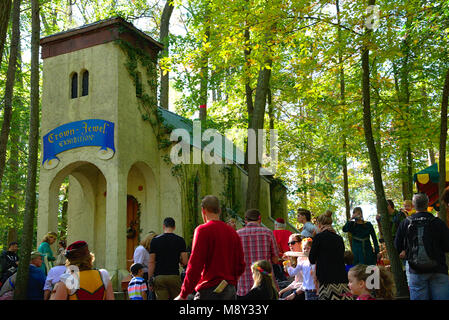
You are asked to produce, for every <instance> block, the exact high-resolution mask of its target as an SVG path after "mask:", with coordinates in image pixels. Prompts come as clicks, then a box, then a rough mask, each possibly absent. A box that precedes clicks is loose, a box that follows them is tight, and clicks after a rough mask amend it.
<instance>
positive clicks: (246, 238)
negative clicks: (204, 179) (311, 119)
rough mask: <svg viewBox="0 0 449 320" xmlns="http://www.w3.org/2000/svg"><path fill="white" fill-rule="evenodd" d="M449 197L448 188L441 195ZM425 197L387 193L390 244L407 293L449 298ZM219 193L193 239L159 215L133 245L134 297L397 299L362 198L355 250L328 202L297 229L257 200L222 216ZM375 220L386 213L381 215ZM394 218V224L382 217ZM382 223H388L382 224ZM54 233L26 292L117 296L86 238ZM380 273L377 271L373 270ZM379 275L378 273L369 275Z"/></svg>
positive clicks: (7, 285)
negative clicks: (241, 212) (269, 214)
mask: <svg viewBox="0 0 449 320" xmlns="http://www.w3.org/2000/svg"><path fill="white" fill-rule="evenodd" d="M441 200H442V201H443V202H445V203H449V189H448V190H446V191H445V192H444V194H443V197H442V199H441ZM428 201H429V200H428V197H427V196H426V195H425V194H422V193H418V194H415V195H414V196H413V199H412V201H410V202H409V201H407V202H405V203H404V209H403V210H402V209H401V210H395V208H394V204H393V202H392V201H391V200H388V215H387V216H386V217H387V218H388V219H389V220H390V223H391V228H392V229H391V233H392V235H393V238H394V246H395V248H396V250H397V252H398V254H399V257H400V258H401V259H403V261H404V270H405V272H406V274H407V281H408V287H409V291H410V299H411V300H442V299H444V300H449V276H448V267H447V265H446V258H445V253H447V252H449V229H448V227H447V226H446V225H445V224H444V223H443V221H442V220H440V219H438V218H436V217H434V216H433V215H432V214H431V213H429V212H428ZM220 208H221V207H220V202H219V200H218V198H217V197H216V196H212V195H209V196H206V197H204V198H203V200H202V202H201V214H202V218H203V221H204V223H203V224H201V225H199V226H198V227H197V228H196V229H195V232H194V235H193V242H192V248H191V250H189V249H188V248H187V246H186V242H185V240H184V239H183V238H182V237H180V236H178V235H176V234H175V230H176V224H175V220H174V219H173V218H171V217H167V218H165V219H164V221H163V230H162V233H161V234H156V233H155V232H150V233H148V234H147V235H146V236H145V237H144V238H143V240H142V241H141V243H140V245H139V246H138V247H137V248H136V249H135V251H134V257H133V264H132V265H131V267H130V270H129V271H130V273H131V275H132V278H131V279H130V281H129V283H128V286H127V296H128V298H129V299H130V300H154V299H156V300H172V299H175V300H186V299H189V300H354V299H356V300H377V299H387V300H390V299H394V298H395V282H394V281H393V276H392V273H391V271H390V270H389V268H388V263H387V261H388V257H387V254H386V250H385V249H384V250H382V247H381V246H380V245H379V242H380V243H381V245H382V244H383V239H382V237H383V233H384V232H382V228H381V227H380V224H379V228H380V230H379V231H380V236H381V239H380V240H379V241H378V239H377V236H376V233H375V230H374V226H373V225H372V224H371V223H370V222H368V221H365V220H364V218H363V212H362V209H361V208H360V207H356V208H354V209H353V215H352V217H351V219H350V220H349V221H348V222H347V223H346V224H345V225H344V226H343V232H344V233H348V234H349V235H350V241H351V250H346V249H345V244H344V241H343V238H342V236H341V235H339V234H338V232H337V231H336V230H335V229H334V228H333V219H332V216H333V214H332V212H331V211H329V210H328V211H326V212H325V213H323V214H321V215H319V216H318V217H316V219H315V221H313V222H312V214H311V212H310V211H309V210H307V209H303V208H299V209H298V210H297V221H298V223H299V224H301V225H302V228H300V233H292V232H290V231H289V230H287V228H286V223H285V221H284V219H282V218H278V219H276V221H275V227H274V230H270V229H269V228H266V227H265V226H263V225H262V216H261V213H260V211H259V210H257V209H250V210H248V211H246V213H245V217H244V218H245V223H244V226H243V227H242V228H240V229H238V228H237V226H236V221H235V219H230V220H229V221H227V222H225V221H223V220H222V217H221V209H220ZM377 219H378V221H380V220H381V217H380V216H378V217H377ZM382 225H384V226H385V225H389V224H382ZM384 231H385V230H384ZM56 240H57V234H56V233H54V232H49V233H48V234H46V235H45V237H44V239H43V240H42V242H41V244H40V245H39V247H38V250H37V251H33V252H32V253H31V261H30V268H29V280H28V291H27V297H28V299H31V300H113V299H114V292H113V288H112V283H111V280H110V276H109V274H108V272H107V271H106V270H105V269H99V270H98V269H95V268H94V266H93V265H94V260H95V256H94V254H93V253H92V252H90V250H89V247H88V244H87V243H86V242H85V241H76V242H74V243H72V244H70V245H69V246H67V247H66V244H65V242H64V241H60V242H59V248H58V252H57V254H56V256H54V255H53V252H52V249H51V247H50V246H51V245H52V244H53V243H55V241H56ZM17 250H18V243H16V242H12V243H10V244H9V246H8V249H7V250H5V251H4V252H3V253H2V255H1V257H0V260H1V274H0V282H1V283H0V285H1V289H0V299H1V300H8V299H12V298H13V294H14V287H15V281H16V274H17V266H18V263H19V261H18V257H17ZM373 277H374V278H373ZM373 280H374V281H373Z"/></svg>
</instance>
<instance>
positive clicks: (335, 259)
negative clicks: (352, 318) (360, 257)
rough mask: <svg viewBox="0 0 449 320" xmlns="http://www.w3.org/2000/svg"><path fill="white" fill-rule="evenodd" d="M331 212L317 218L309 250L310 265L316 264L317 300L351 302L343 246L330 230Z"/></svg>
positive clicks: (339, 237) (331, 229)
mask: <svg viewBox="0 0 449 320" xmlns="http://www.w3.org/2000/svg"><path fill="white" fill-rule="evenodd" d="M332 222H333V221H332V212H331V211H326V213H324V214H322V215H320V216H319V217H318V218H317V225H318V233H317V235H316V236H315V237H314V238H313V242H312V247H311V248H310V253H309V261H310V264H316V278H317V280H318V299H319V300H352V298H351V297H350V295H349V288H348V276H347V274H346V269H345V261H344V254H345V244H344V242H343V238H342V237H341V236H339V235H338V234H337V233H336V232H335V230H334V229H333V228H332Z"/></svg>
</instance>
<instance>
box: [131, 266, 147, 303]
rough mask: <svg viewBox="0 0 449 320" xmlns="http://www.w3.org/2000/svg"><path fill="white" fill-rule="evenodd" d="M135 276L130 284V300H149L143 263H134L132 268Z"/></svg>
mask: <svg viewBox="0 0 449 320" xmlns="http://www.w3.org/2000/svg"><path fill="white" fill-rule="evenodd" d="M130 270H131V273H132V275H133V278H132V279H131V281H130V282H129V284H128V296H129V300H147V290H148V289H147V284H146V283H145V279H144V278H143V264H141V263H134V264H133V265H132V266H131V268H130Z"/></svg>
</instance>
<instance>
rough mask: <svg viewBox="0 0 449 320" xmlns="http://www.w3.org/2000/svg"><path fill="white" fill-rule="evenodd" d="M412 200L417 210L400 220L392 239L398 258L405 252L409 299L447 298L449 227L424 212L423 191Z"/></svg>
mask: <svg viewBox="0 0 449 320" xmlns="http://www.w3.org/2000/svg"><path fill="white" fill-rule="evenodd" d="M448 198H449V195H448ZM412 202H413V206H414V207H415V209H416V213H414V214H412V215H411V216H409V217H407V218H406V219H405V220H403V221H402V222H401V224H400V225H399V227H398V230H397V233H396V238H395V240H394V245H395V247H396V249H397V251H398V252H401V255H400V257H401V256H403V255H404V253H403V251H405V259H406V260H407V263H406V268H407V269H408V272H409V279H408V280H409V288H410V300H449V276H448V267H447V264H446V257H445V253H446V252H449V228H448V227H447V226H446V224H445V223H444V222H443V221H442V220H440V219H438V218H436V217H434V216H433V215H432V214H431V213H429V212H428V211H427V208H428V205H429V198H428V197H427V195H426V194H424V193H417V194H415V195H414V196H413V199H412Z"/></svg>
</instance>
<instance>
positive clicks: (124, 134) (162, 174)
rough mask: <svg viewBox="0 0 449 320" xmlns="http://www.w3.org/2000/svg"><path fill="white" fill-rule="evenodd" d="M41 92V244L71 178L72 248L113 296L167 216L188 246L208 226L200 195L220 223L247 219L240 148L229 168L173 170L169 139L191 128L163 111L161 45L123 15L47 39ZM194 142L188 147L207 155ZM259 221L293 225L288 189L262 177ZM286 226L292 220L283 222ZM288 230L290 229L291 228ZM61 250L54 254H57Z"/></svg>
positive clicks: (183, 167) (43, 43)
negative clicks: (217, 211)
mask: <svg viewBox="0 0 449 320" xmlns="http://www.w3.org/2000/svg"><path fill="white" fill-rule="evenodd" d="M41 46H42V59H43V94H42V122H41V137H42V144H43V148H42V150H43V155H42V160H43V161H42V166H41V168H40V179H39V207H38V239H41V238H42V237H43V235H44V234H45V233H46V232H47V231H49V230H57V228H58V213H59V210H60V209H59V204H60V199H59V189H60V187H61V184H62V183H63V181H64V180H65V179H67V177H68V182H69V188H68V190H69V191H68V208H67V243H70V242H72V241H76V240H85V241H87V242H88V243H89V248H90V250H91V251H92V252H94V254H95V267H97V268H106V269H107V270H108V271H109V272H110V274H111V275H112V279H113V285H114V289H115V290H118V288H119V283H120V281H121V279H122V278H123V277H124V276H125V275H127V274H128V271H127V269H128V267H129V265H130V263H131V261H130V260H131V259H132V254H133V251H134V248H135V247H136V246H137V245H138V242H139V239H140V238H141V237H143V236H145V234H147V233H148V232H149V231H155V232H156V233H160V232H162V221H163V219H164V218H165V217H167V216H171V217H173V218H174V219H175V221H176V223H177V228H176V233H177V234H179V235H181V236H184V237H185V239H186V241H187V243H188V244H189V243H190V241H191V239H192V235H193V230H194V228H195V227H196V225H198V224H200V223H202V220H201V214H200V202H201V198H202V197H203V196H205V195H207V194H214V195H217V196H218V197H219V198H220V200H221V202H222V205H223V211H224V214H223V218H224V219H225V218H228V217H230V216H233V215H235V216H236V217H237V218H238V217H242V216H243V214H244V206H245V201H246V188H247V173H246V172H245V170H243V169H242V167H241V166H239V165H238V164H237V163H236V156H235V155H234V154H238V149H237V148H235V147H234V148H233V150H234V152H233V153H230V154H229V153H226V152H223V154H222V155H221V157H222V158H224V159H227V161H226V162H225V163H223V164H211V165H206V164H204V163H201V164H177V165H175V164H173V163H171V162H170V160H169V156H170V150H171V148H172V147H173V145H174V142H171V141H170V140H169V137H170V132H171V131H172V130H173V129H176V128H184V129H186V130H188V131H189V133H192V131H193V129H194V125H193V124H192V121H190V120H188V119H185V118H183V117H181V116H179V115H176V114H174V113H172V112H170V111H168V110H164V109H161V108H158V107H157V100H156V95H157V93H156V87H157V72H156V67H157V55H158V52H159V51H160V50H161V49H162V44H160V43H159V42H157V41H155V40H153V39H152V38H151V37H149V36H148V35H146V34H145V33H143V32H142V31H140V30H138V29H136V28H135V27H134V26H133V25H132V24H130V23H128V22H126V21H125V20H123V19H121V18H112V19H108V20H103V21H99V22H96V23H93V24H89V25H85V26H82V27H79V28H76V29H73V30H68V31H66V32H62V33H58V34H54V35H51V36H48V37H45V38H43V39H41ZM203 147H204V145H203V144H201V143H200V144H199V145H198V144H196V145H195V143H194V142H193V139H192V141H191V142H190V143H189V144H188V148H190V150H196V151H198V150H199V152H200V153H201V152H202V151H201V149H203ZM260 192H261V195H260V199H261V201H260V208H259V209H260V210H261V212H262V215H263V220H262V222H263V224H264V225H266V226H267V227H270V228H273V225H274V219H276V218H278V217H283V218H284V219H286V218H287V212H286V190H285V187H284V186H283V185H282V183H278V181H277V180H273V179H269V178H266V177H261V191H260ZM286 220H287V219H286ZM289 227H292V226H289ZM54 249H56V248H54Z"/></svg>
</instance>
